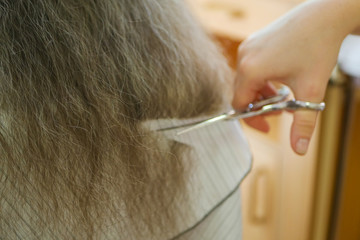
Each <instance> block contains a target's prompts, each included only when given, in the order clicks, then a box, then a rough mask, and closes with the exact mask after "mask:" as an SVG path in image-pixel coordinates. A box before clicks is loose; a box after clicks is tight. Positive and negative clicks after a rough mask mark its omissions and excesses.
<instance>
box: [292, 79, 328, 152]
mask: <svg viewBox="0 0 360 240" xmlns="http://www.w3.org/2000/svg"><path fill="white" fill-rule="evenodd" d="M326 82H327V81H317V84H313V85H309V86H306V84H305V86H301V87H300V86H296V87H294V88H293V90H294V96H295V98H296V99H297V100H302V101H310V102H315V103H319V102H322V100H323V98H324V94H325V89H326ZM322 83H324V84H322ZM317 116H318V112H317V111H310V110H298V111H295V112H294V113H293V117H294V118H293V123H292V126H291V132H290V143H291V147H292V149H293V150H294V151H295V152H296V153H297V154H299V155H304V154H306V152H307V150H308V147H309V143H310V140H311V137H312V134H313V132H314V129H315V126H316V120H317Z"/></svg>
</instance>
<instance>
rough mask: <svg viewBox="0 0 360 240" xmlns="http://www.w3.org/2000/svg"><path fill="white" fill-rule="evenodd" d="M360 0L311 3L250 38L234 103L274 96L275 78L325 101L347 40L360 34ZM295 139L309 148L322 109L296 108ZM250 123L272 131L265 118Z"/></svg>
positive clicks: (301, 150)
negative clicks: (345, 39) (318, 112)
mask: <svg viewBox="0 0 360 240" xmlns="http://www.w3.org/2000/svg"><path fill="white" fill-rule="evenodd" d="M359 26H360V1H359V0H315V1H307V2H305V3H303V4H301V5H299V6H298V7H297V8H295V9H294V10H292V11H290V12H289V13H287V14H286V15H284V16H283V17H281V18H280V19H278V20H277V21H275V22H273V23H272V24H270V25H269V26H267V27H266V28H264V29H262V30H260V31H259V32H256V33H255V34H253V35H252V36H250V37H249V38H248V39H247V40H246V41H245V42H244V43H243V44H241V46H240V47H239V49H238V66H237V74H236V78H235V93H234V98H233V102H232V104H233V107H234V108H235V109H241V108H244V107H246V106H247V105H248V104H249V103H250V102H251V101H253V100H255V99H256V98H258V97H259V96H262V97H266V96H270V95H273V94H274V87H273V86H272V83H273V82H280V83H282V84H285V85H288V86H289V87H290V88H291V89H292V91H293V93H294V95H295V98H296V99H298V100H303V101H311V102H321V101H322V100H323V98H324V94H325V90H326V85H327V82H328V79H329V77H330V75H331V71H332V69H333V68H334V66H335V64H336V61H337V56H338V53H339V49H340V46H341V43H342V41H343V40H344V38H345V37H346V36H347V35H348V34H350V33H358V32H359ZM293 115H294V119H293V124H292V128H291V136H290V143H291V147H292V148H293V150H294V151H295V152H296V153H298V154H299V155H304V154H305V153H306V151H307V148H308V144H309V141H310V139H311V136H312V133H313V130H314V127H315V123H316V118H317V113H316V112H313V111H297V112H294V114H293ZM247 123H248V124H249V125H250V126H252V127H254V128H256V129H259V130H260V131H263V132H267V131H268V130H269V125H268V123H267V122H266V121H265V119H264V117H255V118H252V119H249V120H247Z"/></svg>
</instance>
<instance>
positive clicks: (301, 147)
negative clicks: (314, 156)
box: [296, 138, 309, 154]
mask: <svg viewBox="0 0 360 240" xmlns="http://www.w3.org/2000/svg"><path fill="white" fill-rule="evenodd" d="M308 146H309V139H306V138H300V139H299V140H298V141H297V143H296V152H297V153H299V154H305V153H306V151H307V149H308Z"/></svg>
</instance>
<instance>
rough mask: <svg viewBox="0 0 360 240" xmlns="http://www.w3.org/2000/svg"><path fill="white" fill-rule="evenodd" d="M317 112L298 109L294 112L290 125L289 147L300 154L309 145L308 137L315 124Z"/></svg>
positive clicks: (303, 152) (304, 151)
mask: <svg viewBox="0 0 360 240" xmlns="http://www.w3.org/2000/svg"><path fill="white" fill-rule="evenodd" d="M316 118H317V112H315V111H309V110H299V111H296V112H295V113H294V121H293V123H292V127H291V136H290V138H291V140H290V141H291V147H292V149H293V150H294V151H295V152H296V153H297V154H300V155H304V154H305V153H306V152H307V150H308V147H309V143H310V139H311V136H312V134H313V131H314V128H315V125H316Z"/></svg>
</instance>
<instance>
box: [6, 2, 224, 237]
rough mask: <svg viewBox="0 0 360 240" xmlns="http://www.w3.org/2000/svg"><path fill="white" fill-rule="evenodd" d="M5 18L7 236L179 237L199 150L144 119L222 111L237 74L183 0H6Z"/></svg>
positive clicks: (182, 116)
mask: <svg viewBox="0 0 360 240" xmlns="http://www.w3.org/2000/svg"><path fill="white" fill-rule="evenodd" d="M0 22H1V24H0V32H1V34H0V179H1V180H0V181H1V182H0V184H1V195H0V196H1V197H0V202H1V209H0V228H1V229H2V230H1V231H0V232H1V233H0V238H4V239H11V238H12V236H18V237H19V236H20V237H21V236H22V237H26V238H27V239H32V238H34V239H35V238H44V239H48V238H61V239H68V238H76V239H83V238H87V239H91V238H93V239H98V238H105V239H106V238H111V237H114V235H112V234H115V236H116V237H115V238H117V239H119V238H120V239H160V238H163V237H169V236H168V235H167V234H168V233H169V232H171V230H174V229H176V228H177V220H176V219H177V218H176V217H175V216H174V215H175V214H176V213H177V212H178V210H179V208H184V207H185V206H183V205H182V206H178V205H177V202H178V201H177V199H179V198H183V199H186V182H187V179H188V178H187V176H188V173H189V171H190V170H191V169H187V168H186V167H184V164H183V162H182V159H183V158H184V157H186V151H187V150H186V149H187V147H186V146H184V145H182V144H180V143H177V142H174V141H170V140H167V139H165V138H164V137H161V136H159V135H157V134H155V133H153V132H151V131H149V130H147V129H146V128H144V127H142V123H143V122H144V121H145V120H148V119H158V118H188V117H194V116H198V115H201V114H206V113H211V112H213V111H215V110H217V109H218V108H219V106H220V105H221V104H222V102H223V98H224V88H225V86H226V83H225V82H226V81H225V79H226V78H227V77H228V74H229V71H228V68H227V66H226V63H225V61H224V59H223V57H222V56H221V55H220V53H219V51H218V50H217V49H216V47H215V45H214V44H213V43H212V42H211V41H210V40H209V38H208V37H207V36H206V34H204V33H203V31H202V30H201V29H200V28H199V26H198V25H197V24H196V23H195V22H194V20H193V18H192V17H191V16H190V15H189V13H188V12H187V10H186V8H185V7H184V6H183V3H182V1H175V0H174V1H156V0H134V1H127V0H106V1H87V0H86V1H85V0H83V1H75V0H66V1H54V0H42V1H40V0H28V1H13V0H5V1H2V2H1V3H0ZM185 202H186V201H185ZM190 206H191V204H190V203H189V205H188V206H187V207H189V208H185V209H183V211H184V212H186V211H188V210H189V209H190ZM111 225H113V226H115V228H114V229H116V231H115V232H113V233H110V232H109V229H110V226H111ZM164 229H167V230H166V231H165V230H164Z"/></svg>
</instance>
